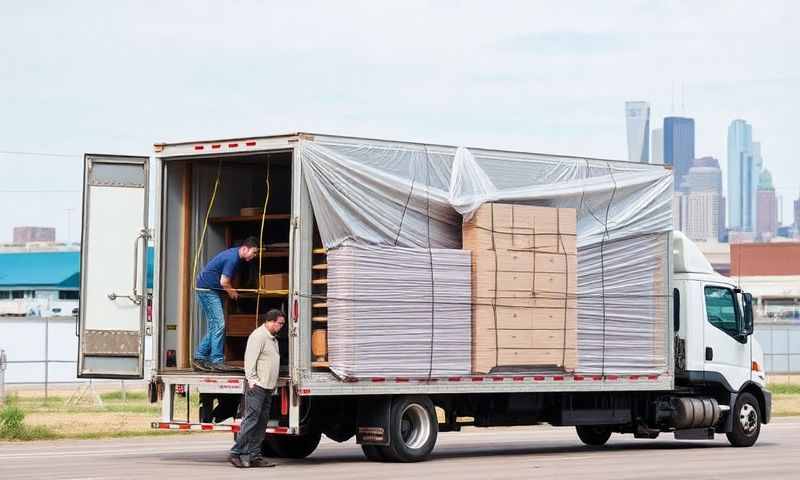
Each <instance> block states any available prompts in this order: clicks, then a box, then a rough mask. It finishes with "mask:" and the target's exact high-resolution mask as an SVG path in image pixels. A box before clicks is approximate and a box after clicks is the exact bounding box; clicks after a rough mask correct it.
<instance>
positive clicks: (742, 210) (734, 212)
mask: <svg viewBox="0 0 800 480" xmlns="http://www.w3.org/2000/svg"><path fill="white" fill-rule="evenodd" d="M755 149H758V152H757V156H756V155H754V150H755ZM761 162H762V160H761V149H760V147H755V148H754V146H753V127H752V126H750V124H749V123H747V122H745V121H744V120H734V121H732V122H731V124H730V126H729V127H728V227H729V228H730V229H731V230H736V231H742V232H754V231H755V229H756V221H755V217H756V188H757V187H758V177H759V173H760V172H759V170H760V168H759V167H760V165H759V164H760V163H761Z"/></svg>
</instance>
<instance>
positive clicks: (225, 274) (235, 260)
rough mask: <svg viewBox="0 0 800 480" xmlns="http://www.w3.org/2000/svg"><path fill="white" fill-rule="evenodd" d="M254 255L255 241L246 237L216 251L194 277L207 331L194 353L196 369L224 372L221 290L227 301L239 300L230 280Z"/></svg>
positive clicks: (223, 317)
mask: <svg viewBox="0 0 800 480" xmlns="http://www.w3.org/2000/svg"><path fill="white" fill-rule="evenodd" d="M256 255H258V239H257V238H256V237H248V238H247V239H246V240H245V241H244V242H243V243H242V245H241V246H239V247H233V248H229V249H227V250H223V251H221V252H219V253H218V254H217V255H216V256H215V257H214V258H212V259H211V261H210V262H208V263H207V264H206V266H205V268H203V271H202V272H200V274H199V275H198V276H197V283H196V284H195V285H196V287H197V288H196V290H197V301H198V302H199V303H200V307H201V308H202V310H203V313H204V314H205V316H206V320H207V322H208V328H207V331H206V335H205V336H204V337H203V340H201V341H200V345H198V346H197V351H196V352H195V354H194V362H193V364H194V366H195V368H198V369H200V370H224V366H223V360H224V359H225V358H224V356H223V346H224V344H225V314H224V312H223V309H222V291H223V290H224V291H225V292H226V293H227V294H228V297H230V298H231V300H236V299H237V298H239V292H237V291H236V290H235V289H234V288H233V286H232V285H231V279H232V278H233V276H234V275H235V274H236V269H237V268H238V267H239V263H241V262H243V261H244V262H249V261H250V260H252V259H254V258H255V257H256Z"/></svg>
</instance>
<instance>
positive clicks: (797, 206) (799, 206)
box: [794, 198, 800, 237]
mask: <svg viewBox="0 0 800 480" xmlns="http://www.w3.org/2000/svg"><path fill="white" fill-rule="evenodd" d="M794 231H795V234H796V235H797V236H798V237H800V198H798V199H797V200H795V201H794Z"/></svg>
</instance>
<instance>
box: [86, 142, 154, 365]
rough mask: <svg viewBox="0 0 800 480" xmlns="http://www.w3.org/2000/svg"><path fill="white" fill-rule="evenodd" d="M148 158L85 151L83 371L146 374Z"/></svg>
mask: <svg viewBox="0 0 800 480" xmlns="http://www.w3.org/2000/svg"><path fill="white" fill-rule="evenodd" d="M147 195H148V158H147V157H130V156H118V155H96V154H86V155H85V156H84V182H83V225H82V236H81V287H80V313H79V315H80V318H79V337H80V339H79V346H78V377H80V378H120V379H123V378H144V337H145V321H146V318H147V303H148V301H147V291H146V288H147V283H146V278H147V276H146V275H147V271H146V270H147V255H146V251H147V238H148V237H149V233H148V225H147V223H148V222H147V201H148V198H147Z"/></svg>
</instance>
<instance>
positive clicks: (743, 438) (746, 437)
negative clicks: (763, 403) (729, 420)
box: [725, 392, 761, 447]
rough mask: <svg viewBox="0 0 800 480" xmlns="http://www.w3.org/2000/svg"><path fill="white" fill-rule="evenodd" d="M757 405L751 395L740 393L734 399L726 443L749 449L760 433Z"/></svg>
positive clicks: (756, 401)
mask: <svg viewBox="0 0 800 480" xmlns="http://www.w3.org/2000/svg"><path fill="white" fill-rule="evenodd" d="M759 411H760V410H759V405H758V400H756V397H754V396H753V394H752V393H746V392H745V393H742V394H741V395H739V398H737V399H736V405H734V407H733V411H732V412H730V413H731V414H732V415H733V430H731V431H730V432H728V433H726V434H725V435H726V436H727V437H728V441H729V442H730V443H731V445H733V446H734V447H750V446H752V445H753V444H754V443H756V440H758V435H759V433H761V417H760V416H759Z"/></svg>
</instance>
